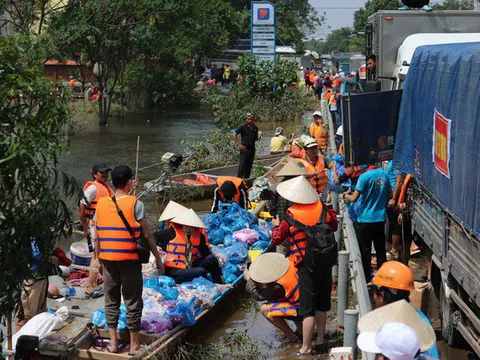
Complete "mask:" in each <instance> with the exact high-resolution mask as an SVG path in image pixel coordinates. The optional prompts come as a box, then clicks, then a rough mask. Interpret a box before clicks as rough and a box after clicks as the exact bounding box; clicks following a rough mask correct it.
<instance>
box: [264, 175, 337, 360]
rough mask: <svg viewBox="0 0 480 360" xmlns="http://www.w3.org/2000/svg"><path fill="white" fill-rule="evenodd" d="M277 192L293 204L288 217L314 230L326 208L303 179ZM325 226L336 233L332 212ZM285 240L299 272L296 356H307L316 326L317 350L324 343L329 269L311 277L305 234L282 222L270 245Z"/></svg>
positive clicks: (289, 181) (329, 283) (327, 211)
mask: <svg viewBox="0 0 480 360" xmlns="http://www.w3.org/2000/svg"><path fill="white" fill-rule="evenodd" d="M277 192H278V193H279V194H280V196H282V197H283V198H285V199H286V200H289V201H291V202H292V203H293V205H292V206H291V207H290V208H288V210H287V215H288V216H290V217H292V218H294V219H295V220H297V221H299V222H301V223H302V224H305V225H307V226H313V225H315V224H317V223H318V222H319V221H320V219H321V217H322V212H323V209H324V207H325V206H326V205H325V204H324V203H322V202H321V201H320V200H319V198H318V194H317V192H316V191H315V189H314V188H313V187H312V185H310V183H309V182H308V181H307V180H306V179H305V178H304V177H303V176H298V177H295V178H293V179H291V180H288V181H285V182H282V183H280V184H279V185H278V186H277ZM325 223H327V224H329V225H330V226H331V228H332V230H333V231H336V230H337V227H338V222H337V218H336V215H335V211H334V210H333V209H327V210H326V217H325ZM285 239H288V240H289V243H290V248H289V251H288V253H287V255H288V256H289V258H290V259H291V260H292V261H293V262H294V264H295V266H296V267H297V268H298V278H299V291H300V307H299V315H301V316H303V344H302V347H301V348H300V351H299V355H306V354H310V353H311V352H312V339H313V331H314V329H315V323H316V326H317V334H318V335H317V341H316V343H317V346H318V345H322V344H323V343H324V333H325V327H326V321H327V311H328V310H330V308H331V291H332V269H331V268H329V267H325V269H324V271H322V273H318V274H317V273H315V274H312V273H311V272H310V271H309V270H308V269H307V268H306V267H305V266H304V264H303V258H304V257H305V251H306V249H307V236H306V234H305V233H304V232H303V231H300V230H299V229H297V228H296V227H294V226H290V225H289V224H288V222H286V221H285V220H282V222H281V223H280V225H279V226H278V227H275V228H274V229H273V231H272V241H273V243H274V244H275V245H278V244H281V243H282V242H283V241H284V240H285Z"/></svg>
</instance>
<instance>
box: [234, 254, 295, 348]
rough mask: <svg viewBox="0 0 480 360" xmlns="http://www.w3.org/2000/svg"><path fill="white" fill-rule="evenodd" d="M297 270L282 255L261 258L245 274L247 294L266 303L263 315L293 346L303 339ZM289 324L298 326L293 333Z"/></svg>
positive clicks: (262, 308)
mask: <svg viewBox="0 0 480 360" xmlns="http://www.w3.org/2000/svg"><path fill="white" fill-rule="evenodd" d="M297 272H298V269H297V268H296V267H295V264H294V263H293V262H292V261H291V260H289V259H287V258H285V256H283V255H282V254H279V253H266V254H262V255H260V256H259V257H258V258H257V259H255V261H254V262H253V263H252V264H251V265H250V268H249V269H248V270H245V272H244V273H243V276H244V278H245V280H247V285H246V290H247V292H249V293H250V294H252V295H253V297H254V298H255V300H257V301H267V303H265V304H262V305H261V306H260V312H261V313H262V315H263V316H264V317H265V319H267V320H268V321H269V322H270V323H271V324H272V325H273V326H275V327H277V328H278V329H280V330H281V331H282V332H283V333H284V334H285V335H286V336H287V338H288V340H289V341H291V342H298V341H299V340H300V337H301V334H300V332H301V330H302V317H301V316H299V315H298V306H299V303H298V300H299V291H298V275H297ZM286 320H291V321H293V322H294V323H295V325H296V327H297V331H295V332H294V331H293V330H292V329H291V328H290V326H289V325H288V324H287V321H286Z"/></svg>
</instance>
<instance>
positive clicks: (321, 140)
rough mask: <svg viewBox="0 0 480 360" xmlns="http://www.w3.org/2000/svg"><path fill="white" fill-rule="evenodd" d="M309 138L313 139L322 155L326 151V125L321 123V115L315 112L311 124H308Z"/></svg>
mask: <svg viewBox="0 0 480 360" xmlns="http://www.w3.org/2000/svg"><path fill="white" fill-rule="evenodd" d="M309 132H310V136H311V137H312V138H313V139H315V140H316V141H317V143H318V146H319V147H320V150H322V151H323V152H324V153H325V152H326V149H327V136H328V125H327V124H326V123H325V122H324V121H323V118H322V113H321V112H320V111H315V112H314V113H313V122H312V123H311V124H310V129H309Z"/></svg>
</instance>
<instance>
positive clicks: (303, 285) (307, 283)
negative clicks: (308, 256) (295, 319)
mask: <svg viewBox="0 0 480 360" xmlns="http://www.w3.org/2000/svg"><path fill="white" fill-rule="evenodd" d="M298 285H299V292H300V307H299V311H298V315H301V316H303V317H307V316H314V315H315V311H329V310H330V309H331V307H332V304H331V296H332V268H331V267H326V268H325V269H322V271H321V272H319V273H318V274H316V273H315V274H314V273H311V272H309V271H308V270H307V269H306V267H305V266H303V264H300V266H299V268H298Z"/></svg>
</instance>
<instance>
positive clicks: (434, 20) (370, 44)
mask: <svg viewBox="0 0 480 360" xmlns="http://www.w3.org/2000/svg"><path fill="white" fill-rule="evenodd" d="M451 33H462V36H451V35H450V34H451ZM465 33H470V34H468V35H467V34H465ZM472 33H473V34H472ZM475 33H477V34H475ZM478 33H480V12H478V11H457V10H455V11H453V10H452V11H431V12H425V11H422V10H420V11H414V10H411V11H390V10H385V11H379V12H377V13H375V14H373V15H371V16H370V17H369V18H368V22H367V27H366V30H365V36H366V55H367V58H368V57H369V56H370V55H375V56H376V58H377V64H376V74H375V75H374V74H373V73H371V72H369V73H368V80H377V81H379V82H380V84H379V86H378V87H376V88H375V89H377V90H378V89H381V90H391V89H398V88H401V87H402V86H403V82H404V81H405V77H406V72H407V71H408V64H409V63H410V59H411V56H412V54H413V52H414V51H415V49H416V47H417V46H420V45H427V44H441V43H457V42H464V41H467V42H468V41H475V40H477V39H479V38H480V34H478ZM422 34H423V35H426V34H428V36H422ZM447 34H449V35H447ZM412 35H415V36H412ZM402 44H404V46H403V47H402ZM402 66H403V68H402V69H401V70H402V71H400V68H401V67H402ZM370 88H372V87H370Z"/></svg>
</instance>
